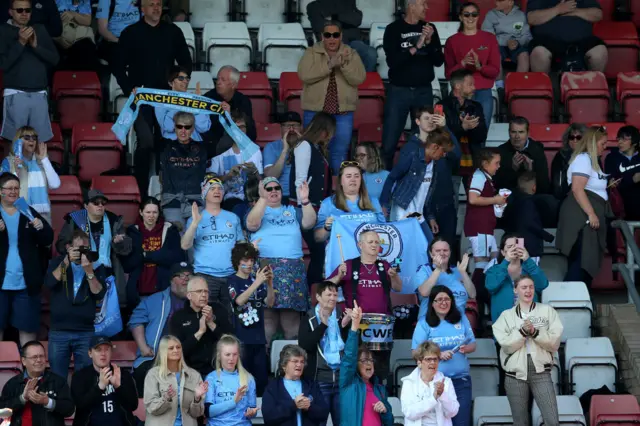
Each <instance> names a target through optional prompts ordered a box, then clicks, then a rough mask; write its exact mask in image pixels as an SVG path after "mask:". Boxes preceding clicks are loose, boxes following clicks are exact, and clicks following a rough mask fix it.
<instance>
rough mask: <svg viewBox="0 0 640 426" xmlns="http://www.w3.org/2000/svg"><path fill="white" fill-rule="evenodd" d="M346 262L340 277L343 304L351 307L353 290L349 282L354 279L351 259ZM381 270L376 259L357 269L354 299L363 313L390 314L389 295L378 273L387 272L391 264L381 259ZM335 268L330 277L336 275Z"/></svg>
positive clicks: (336, 270)
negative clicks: (345, 267)
mask: <svg viewBox="0 0 640 426" xmlns="http://www.w3.org/2000/svg"><path fill="white" fill-rule="evenodd" d="M345 263H346V264H347V273H346V275H345V276H344V278H343V279H342V282H341V283H342V285H343V286H344V287H343V293H344V300H345V304H346V306H347V307H348V308H353V300H352V299H353V290H352V289H351V283H352V282H353V281H354V280H355V276H354V274H353V270H352V266H351V265H352V264H353V263H352V261H351V259H349V260H347V261H346V262H345ZM382 264H383V270H382V271H379V270H378V266H377V261H376V263H374V264H373V265H365V264H364V263H362V264H361V265H360V271H358V278H357V280H358V288H356V300H357V301H358V306H360V307H361V308H362V312H363V313H365V314H391V312H389V303H388V301H389V295H388V294H385V292H384V287H383V286H382V281H381V280H380V274H388V273H389V269H390V268H391V265H389V263H388V262H387V261H386V260H383V261H382ZM339 269H340V268H339V267H338V268H336V269H335V270H334V271H333V272H332V273H331V276H330V277H329V278H331V277H335V276H336V275H338V270H339Z"/></svg>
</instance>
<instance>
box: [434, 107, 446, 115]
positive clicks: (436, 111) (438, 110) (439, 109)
mask: <svg viewBox="0 0 640 426" xmlns="http://www.w3.org/2000/svg"><path fill="white" fill-rule="evenodd" d="M433 113H434V114H436V115H442V116H444V109H443V108H442V105H436V106H434V107H433Z"/></svg>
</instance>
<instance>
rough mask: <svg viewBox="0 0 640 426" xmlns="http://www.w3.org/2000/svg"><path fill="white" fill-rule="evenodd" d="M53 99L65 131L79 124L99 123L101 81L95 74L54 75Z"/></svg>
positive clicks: (64, 73) (68, 72) (61, 73)
mask: <svg viewBox="0 0 640 426" xmlns="http://www.w3.org/2000/svg"><path fill="white" fill-rule="evenodd" d="M53 99H54V100H55V101H56V103H57V109H58V114H60V126H61V127H62V129H64V130H69V129H71V128H72V127H73V126H74V124H77V123H92V122H95V121H99V116H100V104H101V102H102V88H101V87H100V79H99V78H98V75H97V74H96V73H95V72H88V71H58V72H56V73H55V74H54V75H53Z"/></svg>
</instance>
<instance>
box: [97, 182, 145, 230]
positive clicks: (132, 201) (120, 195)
mask: <svg viewBox="0 0 640 426" xmlns="http://www.w3.org/2000/svg"><path fill="white" fill-rule="evenodd" d="M91 188H95V189H99V190H100V191H102V192H103V193H104V195H105V196H106V197H107V198H108V199H109V205H108V207H107V208H108V210H109V211H112V212H113V213H115V214H119V215H122V217H123V218H124V223H125V224H127V225H131V224H133V223H134V222H135V220H136V218H137V217H138V214H139V208H140V191H139V189H138V183H137V182H136V179H135V178H134V177H133V176H96V177H94V178H93V179H92V180H91Z"/></svg>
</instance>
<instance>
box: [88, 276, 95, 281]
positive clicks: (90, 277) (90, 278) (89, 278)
mask: <svg viewBox="0 0 640 426" xmlns="http://www.w3.org/2000/svg"><path fill="white" fill-rule="evenodd" d="M95 277H96V276H95V275H94V274H87V280H89V281H91V280H92V279H94V278H95Z"/></svg>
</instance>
